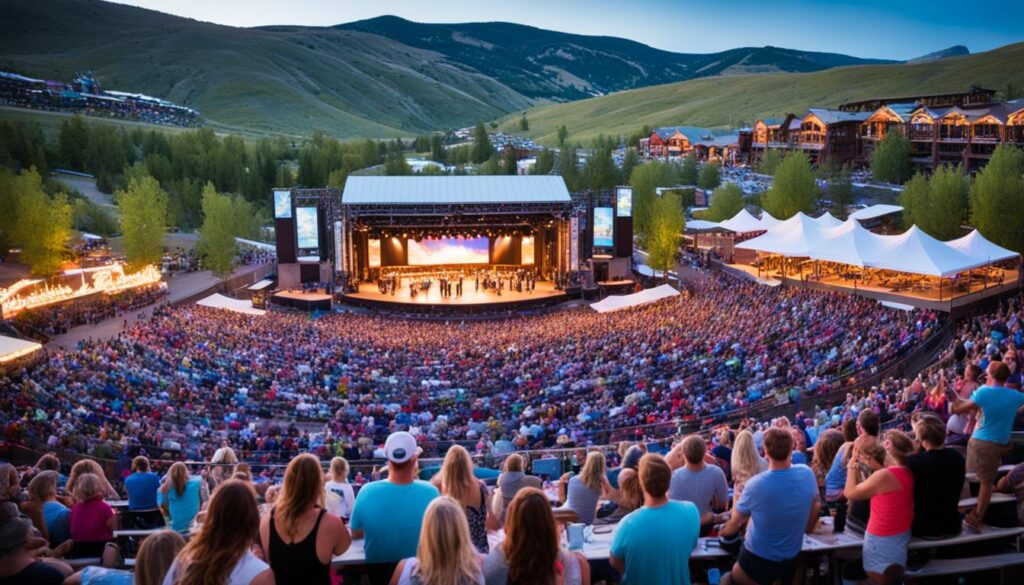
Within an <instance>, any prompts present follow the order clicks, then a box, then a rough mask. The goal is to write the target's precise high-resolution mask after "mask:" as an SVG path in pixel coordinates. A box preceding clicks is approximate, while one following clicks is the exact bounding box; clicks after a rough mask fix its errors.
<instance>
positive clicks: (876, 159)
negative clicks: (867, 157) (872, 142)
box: [871, 131, 914, 184]
mask: <svg viewBox="0 0 1024 585" xmlns="http://www.w3.org/2000/svg"><path fill="white" fill-rule="evenodd" d="M910 153H911V147H910V140H908V139H907V137H906V136H904V135H903V133H902V132H895V131H894V132H888V133H887V134H886V135H885V138H883V139H882V141H881V142H879V143H878V146H876V147H875V152H874V153H872V155H871V174H872V175H874V177H875V179H877V180H879V181H886V182H889V183H895V184H903V183H904V182H906V181H907V180H908V179H910V176H911V175H912V174H913V172H914V165H913V163H912V162H911V161H910Z"/></svg>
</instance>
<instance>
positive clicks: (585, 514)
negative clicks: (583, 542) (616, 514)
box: [558, 451, 619, 524]
mask: <svg viewBox="0 0 1024 585" xmlns="http://www.w3.org/2000/svg"><path fill="white" fill-rule="evenodd" d="M558 493H559V497H560V499H561V500H563V501H564V502H565V503H564V504H562V506H561V507H559V508H558V511H560V512H564V511H570V512H574V513H575V514H576V518H577V519H578V520H577V521H578V522H581V523H583V524H593V523H594V518H595V516H597V504H598V502H599V501H600V500H601V498H602V497H605V498H608V499H609V500H612V501H614V502H618V500H619V491H618V490H616V489H614V488H612V486H611V484H610V483H609V482H608V476H607V475H606V474H605V459H604V454H602V453H601V452H600V451H591V452H590V453H587V460H586V462H585V463H584V464H583V469H581V470H580V474H579V475H573V474H571V473H566V474H565V475H563V476H562V477H561V479H559V480H558Z"/></svg>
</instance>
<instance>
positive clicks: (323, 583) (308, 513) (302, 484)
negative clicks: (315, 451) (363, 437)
mask: <svg viewBox="0 0 1024 585" xmlns="http://www.w3.org/2000/svg"><path fill="white" fill-rule="evenodd" d="M322 482H323V470H322V469H321V468H320V461H319V460H318V459H317V458H316V457H315V456H314V455H310V454H309V453H306V454H303V455H299V456H298V457H296V458H294V459H292V460H291V462H290V463H289V464H288V469H287V470H286V471H285V473H284V487H283V488H282V490H281V496H280V498H279V499H278V501H277V504H276V505H275V506H274V507H273V508H271V510H270V514H268V515H267V516H265V517H264V518H263V520H262V522H260V541H261V543H262V546H263V560H265V561H267V562H268V563H270V567H271V568H272V569H273V570H274V578H275V579H276V580H277V581H280V582H282V583H285V582H289V581H294V582H296V583H309V584H310V585H330V583H331V559H332V558H334V555H340V554H342V553H344V552H345V551H346V550H348V547H349V545H351V544H352V538H351V537H350V536H349V533H348V529H347V528H345V523H344V522H342V521H341V518H338V517H337V516H334V515H332V514H328V513H327V510H326V509H324V507H323V505H324V484H323V483H322Z"/></svg>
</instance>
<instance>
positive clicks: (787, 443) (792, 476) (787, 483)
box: [719, 428, 821, 585]
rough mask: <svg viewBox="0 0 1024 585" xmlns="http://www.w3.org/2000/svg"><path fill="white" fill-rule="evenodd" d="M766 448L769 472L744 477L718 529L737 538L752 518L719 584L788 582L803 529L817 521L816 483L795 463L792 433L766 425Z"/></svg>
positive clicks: (800, 543) (799, 549) (794, 566)
mask: <svg viewBox="0 0 1024 585" xmlns="http://www.w3.org/2000/svg"><path fill="white" fill-rule="evenodd" d="M764 450H765V454H767V455H768V471H766V472H764V473H760V474H758V475H756V476H754V477H753V478H751V479H750V480H748V481H747V485H746V487H745V488H744V489H743V496H742V497H741V498H740V499H739V501H738V502H736V507H735V509H733V512H732V516H730V517H729V521H728V522H727V523H726V524H725V526H723V527H722V529H721V530H719V535H720V536H721V537H725V538H730V537H735V536H737V535H739V532H740V529H741V528H742V527H743V525H744V524H745V523H746V522H747V520H748V519H749V520H750V523H749V524H747V534H746V538H745V539H744V540H743V546H742V547H741V549H740V554H739V559H738V560H737V561H736V563H735V564H733V567H732V572H731V573H728V574H726V575H724V576H723V577H722V583H723V584H728V583H738V584H739V585H758V584H764V583H772V582H773V581H775V580H776V579H781V581H782V582H783V583H790V582H792V580H793V574H794V571H795V570H796V559H797V556H799V554H800V551H801V549H802V548H803V542H804V539H803V535H804V532H811V531H812V530H814V527H815V526H816V525H817V522H818V511H819V510H820V509H821V503H820V502H819V501H818V487H817V482H815V481H814V473H813V472H812V471H811V470H810V469H809V468H808V467H806V466H804V465H793V463H792V455H793V453H792V452H793V435H791V434H790V433H789V431H787V430H785V429H781V428H771V429H768V430H767V431H765V433H764Z"/></svg>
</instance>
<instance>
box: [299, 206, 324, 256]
mask: <svg viewBox="0 0 1024 585" xmlns="http://www.w3.org/2000/svg"><path fill="white" fill-rule="evenodd" d="M295 232H296V233H297V234H298V236H299V248H300V249H303V250H307V249H310V248H319V247H320V234H319V233H318V232H319V225H318V224H317V221H316V207H296V208H295Z"/></svg>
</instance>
